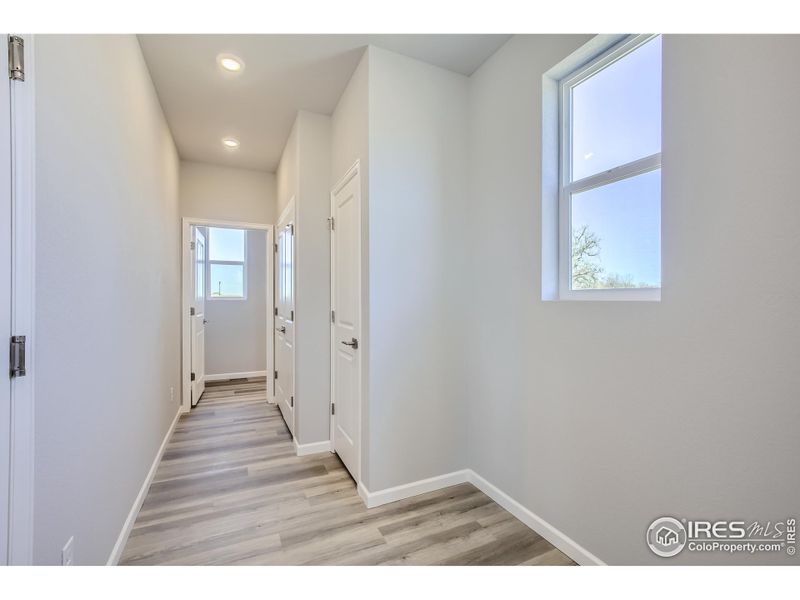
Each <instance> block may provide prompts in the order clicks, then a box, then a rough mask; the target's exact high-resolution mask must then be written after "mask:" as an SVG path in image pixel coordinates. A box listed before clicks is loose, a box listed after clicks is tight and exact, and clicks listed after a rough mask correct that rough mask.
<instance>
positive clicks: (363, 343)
mask: <svg viewBox="0 0 800 600" xmlns="http://www.w3.org/2000/svg"><path fill="white" fill-rule="evenodd" d="M356 175H358V176H359V177H360V176H361V162H360V159H356V161H355V162H354V163H353V165H352V166H351V167H350V168H349V169H347V171H346V172H345V174H344V176H343V177H342V178H341V179H340V180H339V181H338V182H337V183H336V185H335V186H333V188H332V189H331V193H330V208H331V212H330V216H331V218H333V216H334V212H335V211H334V208H333V207H334V202H336V194H338V193H339V192H340V191H341V190H342V188H343V187H344V186H346V185H347V184H348V183H350V180H351V179H353V177H355V176H356ZM359 184H360V182H359ZM362 202H363V198H362V194H361V189H359V191H358V211H357V220H358V223H357V227H356V230H357V231H358V232H359V235H357V236H356V237H357V239H356V248H357V250H356V256H358V269H356V273H357V278H356V280H357V282H358V294H357V295H356V297H357V298H358V308H357V310H356V314H357V315H358V331H359V335H360V336H361V338H360V339H359V340H358V342H359V351H358V352H356V353H355V356H356V371H357V378H358V386H357V388H358V399H357V401H356V404H357V405H358V406H357V412H358V450H357V452H356V456H357V461H356V464H357V465H358V466H357V467H356V470H357V473H352V475H353V478H354V479H355V480H356V482H357V483H358V484H359V486H363V483H362V473H361V452H362V448H363V445H362V444H363V438H364V429H363V427H362V421H361V417H362V412H363V411H362V404H363V402H364V386H363V379H362V376H361V373H362V371H361V357H362V356H363V355H364V352H366V351H367V348H368V344H367V339H366V336H365V335H364V319H363V316H364V315H363V306H362V302H361V300H362V298H361V294H362V288H361V284H362V277H361V269H362V268H363V264H362V263H363V254H362V249H361V238H362V237H363V236H362V235H361V234H362V229H361V211H362V204H361V203H362ZM335 235H336V226H335V223H334V228H333V230H332V231H331V235H330V244H331V246H330V248H331V250H330V255H331V289H330V309H331V310H333V311H335V310H336V306H335V302H334V298H335V296H334V289H335V287H334V286H335V285H336V260H335V259H336V256H335V254H334V245H333V240H334V236H335ZM334 327H335V324H334V323H330V331H331V335H330V338H331V347H330V355H331V393H330V397H331V405H333V404H334V403H335V402H336V335H335V333H336V332H335V331H334ZM329 412H330V415H331V419H330V430H329V435H330V443H331V452H336V437H335V425H336V414H335V413H334V411H333V410H332V409H331V410H330V411H329Z"/></svg>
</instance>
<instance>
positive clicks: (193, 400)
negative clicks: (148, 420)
mask: <svg viewBox="0 0 800 600" xmlns="http://www.w3.org/2000/svg"><path fill="white" fill-rule="evenodd" d="M182 237H183V252H182V281H183V294H182V298H183V300H182V304H183V306H182V313H181V314H182V318H181V344H182V361H181V362H182V366H181V383H182V390H181V411H182V412H184V413H186V412H189V411H190V410H191V408H192V407H193V406H196V405H197V403H198V402H199V401H200V400H201V399H202V397H203V394H204V393H205V391H206V386H207V384H211V385H215V386H216V385H219V382H236V381H240V380H249V381H260V380H262V378H263V380H264V382H265V385H266V389H267V400H268V401H269V402H274V397H275V389H274V384H273V383H271V382H273V379H272V377H270V376H269V375H270V374H272V373H273V372H274V368H275V360H274V351H273V348H274V333H273V332H274V309H273V306H274V302H273V273H272V265H273V257H274V241H273V226H272V225H271V224H261V223H242V222H233V221H219V220H208V219H199V218H184V219H183V236H182Z"/></svg>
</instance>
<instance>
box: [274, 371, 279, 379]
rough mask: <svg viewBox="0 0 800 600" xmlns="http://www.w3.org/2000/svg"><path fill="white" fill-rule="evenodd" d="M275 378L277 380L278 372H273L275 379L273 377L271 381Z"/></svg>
mask: <svg viewBox="0 0 800 600" xmlns="http://www.w3.org/2000/svg"><path fill="white" fill-rule="evenodd" d="M277 378H278V372H277V371H275V377H273V379H277Z"/></svg>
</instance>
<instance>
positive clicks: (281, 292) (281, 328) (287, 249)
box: [275, 202, 294, 435]
mask: <svg viewBox="0 0 800 600" xmlns="http://www.w3.org/2000/svg"><path fill="white" fill-rule="evenodd" d="M275 238H276V244H277V246H278V247H277V252H276V253H275V262H276V263H277V264H276V265H275V295H276V298H275V308H276V309H277V310H276V314H275V399H276V402H277V403H278V407H279V408H280V410H281V414H282V415H283V419H284V421H286V425H287V427H289V431H291V432H292V435H294V202H290V203H289V206H288V207H287V210H286V211H285V212H284V215H283V216H282V217H281V220H280V221H279V222H278V226H277V230H276V234H275Z"/></svg>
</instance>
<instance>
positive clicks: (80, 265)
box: [34, 35, 180, 564]
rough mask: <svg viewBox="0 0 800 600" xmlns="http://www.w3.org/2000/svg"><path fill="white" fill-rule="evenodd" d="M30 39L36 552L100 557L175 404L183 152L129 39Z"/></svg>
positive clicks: (48, 557)
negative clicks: (68, 549) (33, 72)
mask: <svg viewBox="0 0 800 600" xmlns="http://www.w3.org/2000/svg"><path fill="white" fill-rule="evenodd" d="M36 52H37V56H36V62H37V81H36V96H37V97H36V121H37V123H36V127H37V141H36V144H37V148H36V152H37V155H36V188H37V190H36V191H37V199H36V202H37V207H36V291H37V296H36V340H35V342H34V343H35V344H36V352H37V373H36V424H35V427H36V448H35V453H36V454H35V473H36V474H35V477H36V479H35V505H34V527H35V539H34V561H35V563H37V564H60V561H61V548H62V547H63V546H64V544H65V543H66V542H67V540H68V539H69V538H70V536H74V537H75V542H74V552H75V562H76V563H77V564H101V563H105V562H106V560H107V559H108V557H109V554H110V553H111V550H112V548H113V546H114V544H115V542H116V539H117V536H118V535H119V533H120V530H121V529H122V526H123V523H124V522H125V519H126V517H127V515H128V512H129V511H130V509H131V506H132V504H133V502H134V499H135V498H136V495H137V494H138V492H139V488H140V486H141V485H142V482H143V481H144V478H145V476H146V474H147V472H148V470H149V468H150V465H151V464H152V462H153V459H154V458H155V455H156V452H157V450H158V448H159V446H160V444H161V442H162V440H163V438H164V435H165V434H166V432H167V429H168V427H169V425H170V423H171V422H172V420H173V417H174V416H175V415H176V412H177V411H178V401H179V396H180V374H179V366H180V347H179V314H180V273H179V269H180V267H179V254H178V251H179V233H180V227H179V211H178V158H177V154H176V151H175V147H174V145H173V142H172V138H171V137H170V133H169V130H168V129H167V125H166V123H165V121H164V117H163V115H162V113H161V108H160V106H159V103H158V99H157V98H156V95H155V92H154V90H153V86H152V84H151V81H150V76H149V74H148V72H147V68H146V66H145V64H144V61H143V59H142V56H141V52H140V50H139V45H138V43H137V41H136V38H135V37H134V36H48V35H41V36H37V43H36ZM86 65H91V66H92V68H91V76H87V71H86ZM171 388H173V389H174V390H175V395H174V398H173V399H171V398H170V389H171Z"/></svg>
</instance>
